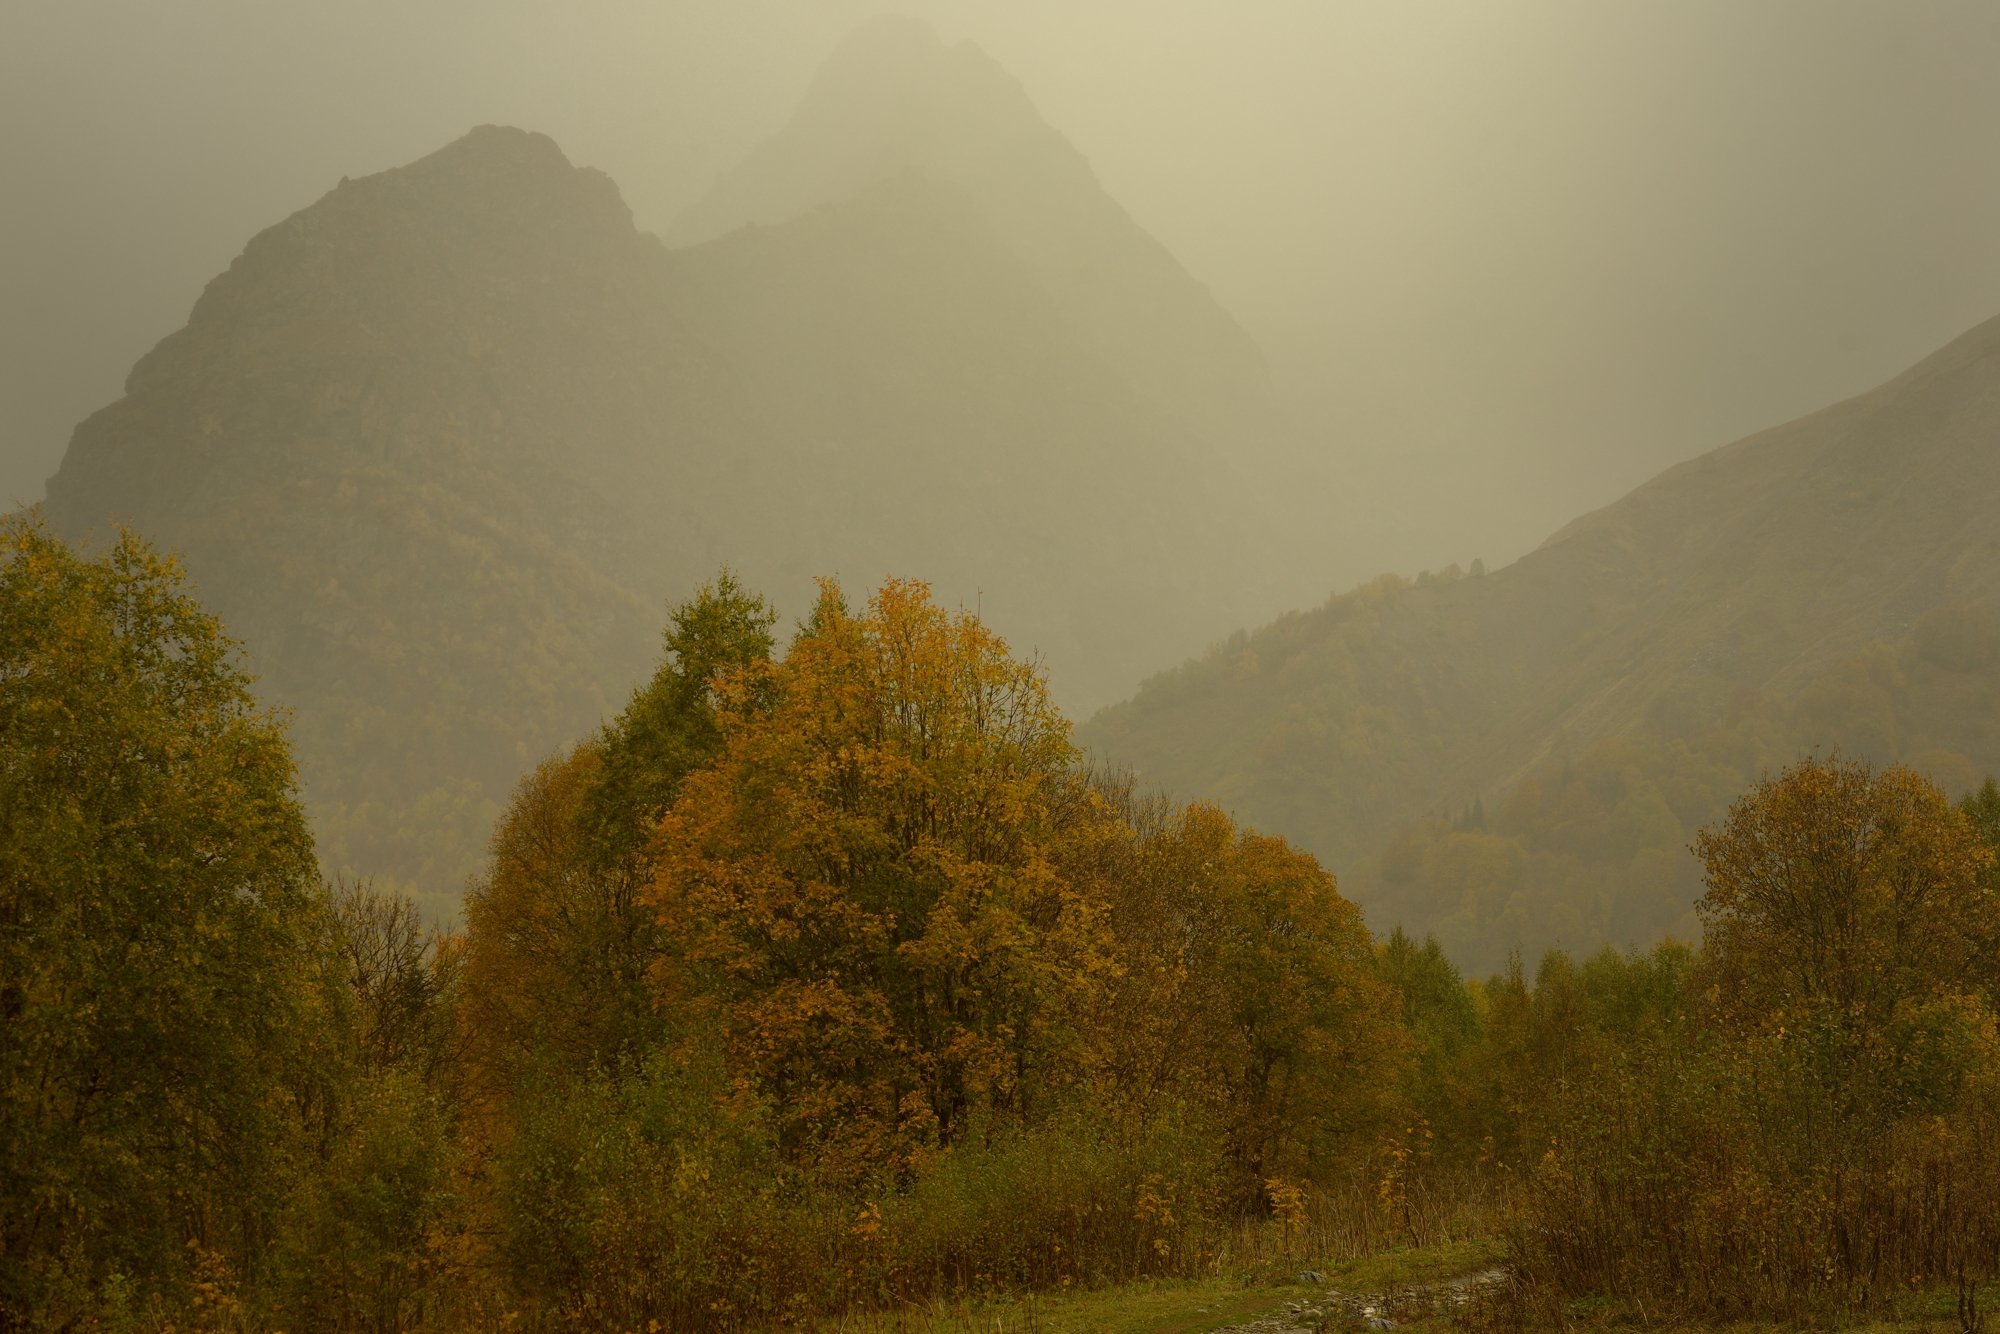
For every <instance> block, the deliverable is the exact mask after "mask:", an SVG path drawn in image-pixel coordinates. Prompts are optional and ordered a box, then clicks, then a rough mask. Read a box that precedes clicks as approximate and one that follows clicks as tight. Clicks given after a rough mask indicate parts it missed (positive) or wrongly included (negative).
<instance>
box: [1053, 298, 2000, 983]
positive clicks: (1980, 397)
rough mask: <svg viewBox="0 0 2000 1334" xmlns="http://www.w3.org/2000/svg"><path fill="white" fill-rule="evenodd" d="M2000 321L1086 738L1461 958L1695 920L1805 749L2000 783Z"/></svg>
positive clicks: (1200, 670)
mask: <svg viewBox="0 0 2000 1334" xmlns="http://www.w3.org/2000/svg"><path fill="white" fill-rule="evenodd" d="M1996 442H2000V320H1996V321H1992V322H1989V323H1987V324H1984V325H1981V326H1980V327H1979V328H1977V329H1974V330H1972V331H1971V332H1969V333H1967V334H1966V335H1964V336H1963V337H1961V338H1959V339H1958V340H1956V341H1955V342H1953V343H1951V344H1950V345H1949V346H1947V347H1945V348H1943V349H1942V350H1940V351H1939V352H1937V353H1936V354H1934V355H1933V356H1931V357H1929V358H1927V359H1926V360H1925V361H1923V362H1922V363H1920V364H1919V365H1917V366H1915V367H1913V368H1912V369H1911V370H1909V371H1908V372H1906V373H1905V374H1903V375H1901V376H1899V377H1897V378H1896V379H1895V380H1893V381H1891V382H1890V383H1888V384H1885V385H1883V386H1882V387H1880V388H1879V389H1876V390H1874V391H1872V392H1870V393H1867V394H1864V395H1861V396H1860V397H1858V398H1855V399H1852V400H1849V401H1847V402H1845V403H1842V404H1839V405H1837V406H1835V407H1832V408H1829V409H1827V410H1825V411H1823V412H1820V413H1817V414H1815V415H1813V416H1811V417H1807V418H1804V419H1802V420H1800V421H1797V422H1793V423H1790V424H1788V425H1785V426H1782V427H1779V428H1777V429H1775V430H1772V431H1767V432H1765V433H1763V434H1761V435H1757V436H1753V437H1751V438H1749V439H1747V440H1743V441H1741V442H1738V443H1737V444H1734V445H1731V446H1729V447H1727V448H1724V449H1721V450H1717V451H1715V452H1714V453H1711V454H1707V455H1704V456H1702V457H1700V458H1698V459H1695V460H1693V461H1692V462H1689V463H1687V464H1684V465H1682V466H1680V467H1677V468H1675V469H1673V470H1671V471H1669V472H1667V473H1666V474H1664V475H1662V476H1661V477H1659V478H1658V479H1656V480H1655V481H1653V482H1651V483H1649V484H1648V485H1646V486H1644V487H1642V488H1640V489H1639V490H1638V491H1636V492H1634V493H1633V494H1631V495H1630V496H1628V497H1626V498H1625V499H1624V500H1622V501H1620V502H1618V503H1617V504H1615V505H1612V506H1610V507H1608V508H1606V509H1604V510H1601V511H1599V512H1597V513H1595V514H1592V515H1588V516H1586V517H1584V518H1582V519H1580V520H1578V521H1577V522H1575V523H1573V524H1571V525H1570V526H1569V527H1567V528H1565V529H1564V530H1563V531H1561V532H1560V533H1557V534H1556V535H1555V536H1554V537H1552V538H1550V539H1549V540H1548V541H1547V542H1546V543H1544V544H1543V545H1542V546H1541V547H1540V548H1539V549H1538V550H1536V551H1534V552H1533V553H1531V554H1530V555H1528V556H1526V557H1524V558H1523V559H1522V560H1520V561H1518V562H1516V563H1515V564H1513V565H1511V566H1509V567H1507V568H1505V569H1501V570H1497V571H1493V572H1491V573H1488V572H1485V571H1483V570H1474V571H1473V572H1471V573H1469V574H1468V573H1463V572H1460V571H1457V570H1450V571H1446V572H1444V573H1442V574H1431V575H1425V576H1422V577H1419V578H1418V579H1416V580H1415V581H1406V580H1402V579H1397V578H1385V579H1383V580H1380V581H1378V582H1376V583H1373V584H1371V585H1368V586H1366V587H1363V588H1359V589H1356V590H1354V591H1353V592H1350V593H1346V594H1343V595H1340V596H1338V597H1335V598H1332V599H1330V600H1329V601H1328V602H1327V603H1326V604H1325V605H1324V606H1322V607H1319V608H1317V609H1314V610H1312V611H1309V612H1302V613H1296V614H1293V615H1289V616H1286V617H1284V618H1281V619H1280V620H1278V621H1276V622H1274V623H1272V624H1270V625H1268V626H1266V627H1264V628H1263V629H1261V630H1259V631H1257V632H1256V633H1254V634H1249V635H1244V636H1239V637H1237V638H1234V639H1232V640H1231V641H1230V642H1229V643H1228V644H1226V645H1224V646H1222V647H1220V648H1218V649H1216V650H1214V651H1212V652H1211V653H1210V654H1209V655H1208V656H1207V657H1205V658H1203V659H1201V660H1199V661H1196V662H1192V663H1189V664H1188V665H1186V666H1184V667H1182V668H1180V669H1179V670H1177V671H1174V672H1170V673H1167V674H1166V675H1164V676H1161V677H1158V678H1155V679H1154V680H1153V681H1150V682H1148V683H1147V685H1146V686H1145V687H1144V688H1143V689H1142V690H1141V691H1140V692H1139V694H1138V695H1137V696H1136V697H1135V698H1134V699H1132V700H1131V701H1129V702H1128V703H1125V704H1122V705H1119V706H1117V707H1115V708H1112V709H1109V710H1106V711H1105V712H1104V713H1102V714H1101V715H1099V716H1098V717H1097V718H1096V719H1094V720H1093V721H1092V722H1091V723H1090V725H1089V726H1088V727H1087V728H1086V729H1085V732H1084V736H1085V738H1086V741H1087V742H1088V743H1089V744H1090V745H1091V746H1092V747H1094V748H1095V749H1096V750H1097V751H1098V752H1099V753H1100V754H1101V755H1103V756H1105V757H1108V758H1109V759H1111V760H1112V761H1115V762H1119V763H1124V764H1129V765H1131V766H1132V767H1133V768H1134V769H1135V770H1136V772H1137V774H1138V775H1139V777H1140V778H1141V780H1142V781H1146V782H1154V783H1159V784H1162V785H1164V786H1165V787H1166V788H1168V789H1169V790H1171V791H1175V792H1182V793H1191V792H1200V793H1204V794H1207V795H1209V796H1212V797H1213V798H1215V799H1216V800H1219V801H1221V802H1223V803H1224V804H1225V805H1227V806H1228V807H1230V808H1231V809H1233V810H1235V811H1236V812H1237V813H1238V814H1239V815H1240V816H1242V817H1243V818H1244V819H1246V820H1248V821H1250V822H1251V823H1253V824H1255V825H1257V826H1258V827H1260V828H1266V829H1271V830H1275V831H1280V832H1283V833H1285V834H1286V835H1288V836H1290V837H1293V838H1296V839H1298V840H1300V841H1301V842H1302V843H1303V844H1305V845H1306V846H1308V847H1310V848H1312V849H1313V850H1314V851H1315V852H1316V853H1317V854H1318V855H1320V856H1321V857H1323V858H1325V859H1326V860H1327V861H1328V862H1329V863H1330V864H1332V865H1334V866H1336V867H1340V868H1343V869H1344V870H1346V871H1347V872H1348V875H1347V880H1346V883H1347V884H1348V885H1350V886H1351V887H1352V889H1353V890H1354V892H1355V894H1356V896H1357V898H1358V899H1359V900H1360V901H1361V902H1362V903H1363V904H1364V905H1365V906H1366V907H1367V908H1368V909H1369V911H1370V914H1371V918H1372V919H1373V920H1375V921H1377V922H1378V923H1380V924H1382V925H1385V926H1386V925H1388V924H1390V923H1393V922H1395V921H1398V920H1401V921H1404V922H1407V923H1409V924H1410V925H1412V926H1413V927H1416V928H1419V929H1429V928H1435V929H1437V930H1438V931H1439V932H1440V933H1441V934H1442V936H1443V938H1444V939H1445V941H1446V943H1447V944H1448V945H1449V947H1450V948H1451V949H1452V950H1453V952H1454V953H1455V954H1456V955H1457V956H1458V957H1460V958H1461V959H1463V960H1465V961H1466V962H1469V963H1472V964H1476V965H1478V966H1482V967H1485V966H1494V965H1496V964H1497V963H1498V962H1500V961H1501V960H1503V959H1504V958H1505V955H1506V953H1507V951H1508V950H1509V949H1511V948H1515V947H1522V948H1527V949H1530V950H1533V949H1535V948H1539V947H1542V946H1546V945H1550V944H1555V943H1562V944H1566V945H1568V946H1570V947H1572V948H1580V947H1588V946H1592V945H1595V944H1597V943H1600V942H1605V941H1611V942H1618V943H1626V942H1639V943H1643V942H1646V941H1650V940H1652V939H1655V938H1657V936H1658V935H1659V934H1660V933H1661V932H1663V931H1673V932H1677V933H1681V934H1684V935H1685V934H1687V933H1689V932H1691V931H1692V930H1693V929H1694V927H1695V922H1694V919H1693V917H1692V915H1691V911H1690V910H1691V906H1692V904H1693V901H1694V896H1695V892H1696V889H1697V880H1696V876H1695V868H1694V863H1693V861H1692V859H1691V858H1690V857H1688V856H1687V854H1686V847H1687V844H1688V841H1689V839H1690V838H1691V837H1692V835H1693V832H1694V831H1695V830H1696V829H1697V828H1699V827H1700V826H1701V825H1702V824H1704V823H1706V822H1708V821H1710V820H1712V819H1713V818H1715V817H1716V816H1717V815H1718V814H1719V812H1720V810H1721V808H1722V805H1723V803H1724V802H1726V800H1727V799H1728V797H1729V795H1730V794H1731V793H1734V792H1736V791H1740V790H1741V789H1742V788H1744V787H1745V786H1747V785H1748V784H1749V783H1750V782H1753V781H1755V780H1756V779H1757V778H1758V777H1759V776H1760V774H1762V773H1764V772H1766V771H1771V770H1775V769H1777V768H1781V767H1783V766H1784V765H1785V764H1787V763H1789V762H1791V760H1792V759H1794V758H1795V757H1796V756H1798V755H1799V754H1802V753H1806V752H1810V751H1812V750H1815V749H1817V750H1820V751H1822V752H1824V751H1830V750H1833V749H1836V748H1837V749H1840V750H1843V751H1845V752H1847V753H1850V754H1854V755H1857V756H1861V757H1865V758H1868V759H1871V760H1874V761H1877V762H1884V761H1890V760H1907V761H1909V762H1911V763H1914V764H1917V765H1918V766H1920V767H1922V768H1923V769H1925V770H1926V771H1927V772H1930V773H1932V774H1933V775H1935V776H1936V777H1937V778H1938V780H1939V781H1941V782H1943V783H1945V784H1946V785H1947V786H1950V787H1953V788H1955V789H1958V790H1964V789H1966V788H1968V787H1970V786H1972V785H1973V784H1974V783H1976V782H1977V781H1978V779H1979V777H1980V776H1981V775H1982V774H1984V773H1985V772H1987V771H1990V770H1992V769H1995V768H2000V728H1997V727H1996V726H1995V722H1994V719H1995V717H1996V713H1995V705H1996V703H2000V637H1997V636H2000V629H1996V619H1995V618H1996V613H2000V527H1996V524H1995V519H1996V517H2000V449H1996V448H1995V444H1996Z"/></svg>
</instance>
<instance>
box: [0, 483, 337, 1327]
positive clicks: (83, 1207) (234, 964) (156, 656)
mask: <svg viewBox="0 0 2000 1334" xmlns="http://www.w3.org/2000/svg"><path fill="white" fill-rule="evenodd" d="M0 812H4V817H0V1029H4V1032H5V1038H4V1041H0V1199H4V1200H5V1201H6V1204H5V1206H4V1208H0V1324H6V1323H9V1320H10V1319H11V1320H22V1319H25V1318H26V1317H27V1316H28V1315H29V1314H30V1313H31V1312H32V1313H33V1314H35V1315H36V1317H37V1318H38V1319H42V1320H46V1321H49V1322H51V1323H52V1325H53V1326H54V1327H61V1326H62V1325H63V1322H64V1321H65V1320H68V1319H79V1318H82V1313H83V1312H84V1311H86V1310H87V1309H88V1308H89V1307H90V1304H91V1303H92V1302H93V1301H94V1300H96V1297H97V1295H99V1294H101V1293H102V1291H103V1290H104V1289H105V1285H107V1284H110V1285H118V1284H124V1285H127V1286H128V1287H132V1288H136V1289H137V1290H139V1291H141V1292H144V1291H146V1290H148V1289H150V1290H153V1291H155V1292H157V1291H158V1290H159V1288H160V1286H161V1285H162V1284H167V1283H170V1282H171V1281H173V1280H174V1278H175V1276H176V1275H179V1274H181V1273H182V1271H183V1270H184V1267H185V1265H186V1264H187V1263H188V1260H189V1257H190V1256H191V1255H192V1256H208V1257H211V1258H212V1264H213V1265H214V1266H220V1267H222V1268H224V1269H230V1270H233V1271H235V1272H238V1273H241V1272H242V1271H243V1270H244V1269H245V1268H246V1267H249V1266H253V1265H254V1264H255V1263H256V1260H257V1258H258V1255H259V1250H260V1247H259V1243H260V1240H261V1239H262V1238H263V1237H265V1236H266V1235H267V1234H268V1230H269V1229H270V1227H271V1226H272V1224H273V1215H274V1213H275V1211H276V1209H277V1205H278V1201H279V1200H280V1199H281V1198H282V1193H283V1191H284V1189H285V1185H286V1182H287V1181H288V1180H290V1179H291V1178H290V1175H289V1171H290V1166H289V1165H290V1159H289V1156H288V1155H289V1154H290V1153H291V1151H292V1149H293V1148H294V1147H295V1146H296V1143H297V1140H296V1134H297V1132H298V1130H299V1128H300V1127H301V1126H302V1125H304V1124H306V1122H307V1121H309V1120H311V1119H312V1118H314V1117H322V1118H323V1115H324V1112H325V1110H326V1109H325V1106H324V1100H323V1098H322V1097H321V1096H320V1094H319V1093H318V1089H319V1087H320V1085H321V1083H322V1076H323V1071H322V1070H321V1069H320V1062H321V1061H322V1060H323V1058H324V1056H325V1055H326V1053H325V1051H324V1049H323V1042H322V1038H323V1035H324V1034H325V1033H326V1031H327V1028H326V1007H327V1005H328V1004H329V1003H330V1001H329V997H330V994H331V993H330V991H329V987H328V979H329V978H330V977H331V976H332V972H331V969H330V968H329V967H328V958H327V950H326V948H325V940H326V927H327V922H326V915H325V912H324V908H323V901H322V898H321V896H320V893H319V886H318V871H317V866H316V864H315V861H314V857H313V851H312V844H311V840H310V838H309V837H308V835H307V831H306V824H305V820H304V817H303V816H302V814H301V812H300V809H299V805H298V801H297V799H296V795H295V791H294V777H293V769H292V760H291V756H290V753H289V751H288V749H287V747H286V743H285V739H284V734H283V731H282V729H281V727H280V725H279V723H278V721H277V720H276V719H275V718H274V717H273V716H272V715H271V714H270V713H268V712H266V711H265V710H263V709H261V708H260V707H259V706H258V704H257V702H256V701H255V700H254V698H253V697H252V695H251V692H250V680H249V677H248V676H246V675H245V673H244V671H243V670H242V668H241V667H240V666H238V665H237V662H236V659H235V645H234V644H233V643H232V642H231V641H230V640H229V639H227V638H226V637H225V636H224V635H223V633H222V630H221V628H220V627H219V626H218V625H217V623H216V621H215V619H214V618H213V617H211V616H210V615H208V614H207V613H206V612H204V611H203V610H202V609H201V608H200V606H199V605H197V603H196V602H195V600H194V599H193V597H192V596H190V594H189V593H188V591H187V589H186V588H185V586H184V583H183V579H182V575H181V571H180V569H179V567H178V565H177V564H176V563H175V562H173V561H172V560H170V559H168V558H165V557H162V556H160V555H158V554H156V553H154V552H153V551H152V550H150V549H149V548H148V547H147V546H146V545H145V544H144V543H143V542H141V541H140V540H139V539H137V538H136V537H133V536H131V535H130V534H126V535H123V536H121V537H120V538H119V539H118V541H117V543H116V544H115V545H114V546H113V547H112V548H111V549H110V550H109V551H108V552H107V553H105V555H104V556H103V557H102V558H99V559H87V558H85V557H84V556H82V555H79V554H78V553H77V552H75V551H73V550H71V549H70V548H69V547H67V546H66V545H64V544H63V543H62V542H61V541H59V540H58V539H57V538H55V537H54V536H53V535H51V534H50V533H49V531H48V530H47V529H46V528H45V527H44V526H42V524H41V523H40V522H39V521H37V520H35V519H33V518H27V519H19V518H17V519H14V520H10V521H8V522H7V523H6V524H5V526H4V527H0Z"/></svg>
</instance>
